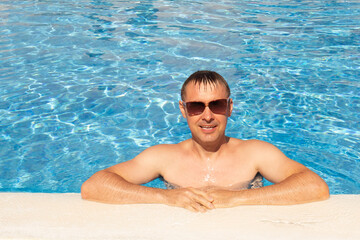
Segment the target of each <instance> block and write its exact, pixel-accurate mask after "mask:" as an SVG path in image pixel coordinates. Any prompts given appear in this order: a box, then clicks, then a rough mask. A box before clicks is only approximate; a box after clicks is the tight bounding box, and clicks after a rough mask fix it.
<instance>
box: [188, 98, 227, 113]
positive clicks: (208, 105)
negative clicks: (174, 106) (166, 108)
mask: <svg viewBox="0 0 360 240" xmlns="http://www.w3.org/2000/svg"><path fill="white" fill-rule="evenodd" d="M230 99H231V98H230V97H228V98H220V99H216V100H213V101H210V102H208V103H204V102H201V101H191V102H184V101H182V104H183V106H184V109H185V110H186V112H187V113H188V115H189V116H198V115H201V114H202V113H203V112H204V111H205V109H206V107H209V109H210V111H211V112H212V113H214V114H220V115H228V113H229V103H230ZM219 100H226V110H225V113H215V112H213V110H211V108H210V104H211V103H212V102H216V101H219ZM189 103H202V104H203V105H204V106H205V107H204V109H203V111H202V112H201V113H199V114H190V113H189V110H188V107H187V106H186V105H187V104H189Z"/></svg>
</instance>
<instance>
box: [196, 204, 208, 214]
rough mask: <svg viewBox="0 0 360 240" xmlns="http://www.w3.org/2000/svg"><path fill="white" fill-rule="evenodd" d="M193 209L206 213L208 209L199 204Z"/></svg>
mask: <svg viewBox="0 0 360 240" xmlns="http://www.w3.org/2000/svg"><path fill="white" fill-rule="evenodd" d="M192 208H193V210H194V211H195V212H202V213H204V212H206V211H207V210H208V209H207V208H206V207H204V206H203V205H201V204H199V203H193V205H192Z"/></svg>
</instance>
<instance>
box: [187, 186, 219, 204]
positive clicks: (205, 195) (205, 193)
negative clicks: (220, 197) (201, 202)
mask: <svg viewBox="0 0 360 240" xmlns="http://www.w3.org/2000/svg"><path fill="white" fill-rule="evenodd" d="M192 191H193V192H194V193H196V194H198V195H200V196H202V197H203V198H205V199H206V200H207V201H209V202H213V201H214V198H213V197H212V196H211V195H210V194H209V193H207V192H205V191H204V190H201V189H196V188H193V189H192Z"/></svg>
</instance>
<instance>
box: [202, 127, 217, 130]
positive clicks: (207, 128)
mask: <svg viewBox="0 0 360 240" xmlns="http://www.w3.org/2000/svg"><path fill="white" fill-rule="evenodd" d="M200 128H202V129H205V130H211V129H214V128H216V126H200Z"/></svg>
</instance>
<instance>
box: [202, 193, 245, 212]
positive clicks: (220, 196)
mask: <svg viewBox="0 0 360 240" xmlns="http://www.w3.org/2000/svg"><path fill="white" fill-rule="evenodd" d="M206 192H207V193H208V195H210V197H212V198H213V199H214V201H213V202H212V203H213V205H214V206H215V208H227V207H235V206H237V205H236V202H235V200H236V194H239V191H231V190H226V189H221V188H208V189H206Z"/></svg>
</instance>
